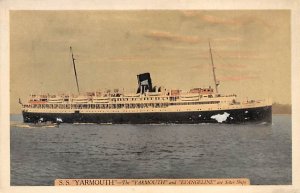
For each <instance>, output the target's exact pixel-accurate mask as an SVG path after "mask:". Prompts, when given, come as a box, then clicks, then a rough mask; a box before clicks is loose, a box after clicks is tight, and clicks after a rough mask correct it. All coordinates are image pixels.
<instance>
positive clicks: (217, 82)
mask: <svg viewBox="0 0 300 193" xmlns="http://www.w3.org/2000/svg"><path fill="white" fill-rule="evenodd" d="M208 44H209V52H210V59H211V65H212V71H213V75H214V83H215V88H216V93H217V94H218V86H219V85H220V83H219V81H217V78H216V72H215V70H216V67H215V65H214V60H213V56H212V52H211V47H210V41H208Z"/></svg>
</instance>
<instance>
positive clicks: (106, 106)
mask: <svg viewBox="0 0 300 193" xmlns="http://www.w3.org/2000/svg"><path fill="white" fill-rule="evenodd" d="M219 103H220V101H206V102H176V103H129V104H28V105H24V107H25V108H39V109H121V108H165V107H168V106H177V105H204V104H219Z"/></svg>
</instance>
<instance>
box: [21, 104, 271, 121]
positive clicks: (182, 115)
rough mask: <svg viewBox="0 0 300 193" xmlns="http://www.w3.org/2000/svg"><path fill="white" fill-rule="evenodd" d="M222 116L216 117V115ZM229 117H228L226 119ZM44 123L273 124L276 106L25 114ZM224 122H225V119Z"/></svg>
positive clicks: (31, 119)
mask: <svg viewBox="0 0 300 193" xmlns="http://www.w3.org/2000/svg"><path fill="white" fill-rule="evenodd" d="M216 115H217V117H220V115H221V117H222V116H223V118H221V120H220V119H219V118H212V117H214V116H216ZM224 115H225V118H224ZM41 118H42V119H43V121H52V122H57V119H61V120H62V122H64V123H99V124H110V123H112V124H160V123H175V124H197V123H228V124H231V123H246V122H267V123H271V122H272V106H265V107H257V108H245V109H233V110H219V111H194V112H159V113H107V114H102V113H101V114H100V113H99V114H97V113H32V112H24V111H23V119H24V122H26V123H34V122H38V121H39V120H40V119H41ZM222 119H223V120H222Z"/></svg>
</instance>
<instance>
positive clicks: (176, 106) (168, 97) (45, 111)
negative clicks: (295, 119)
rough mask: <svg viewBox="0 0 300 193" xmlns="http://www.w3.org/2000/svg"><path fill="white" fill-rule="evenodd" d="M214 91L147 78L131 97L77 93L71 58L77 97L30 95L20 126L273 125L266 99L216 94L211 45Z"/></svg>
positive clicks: (140, 79) (142, 77)
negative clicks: (169, 86)
mask: <svg viewBox="0 0 300 193" xmlns="http://www.w3.org/2000/svg"><path fill="white" fill-rule="evenodd" d="M209 50H210V57H211V64H212V73H213V77H214V84H215V85H214V89H213V88H212V87H211V86H209V87H207V88H192V89H190V90H189V91H182V90H179V89H166V88H163V87H157V86H153V85H152V79H151V75H150V73H148V72H147V73H142V74H138V75H137V82H138V87H137V89H136V92H133V93H130V92H126V91H123V90H122V91H120V90H118V89H115V90H113V91H111V90H98V91H95V92H85V93H80V92H79V85H78V79H77V72H76V66H75V58H74V56H73V52H72V48H71V47H70V52H71V56H72V63H73V67H74V73H75V77H76V84H77V89H78V93H77V94H39V95H36V94H31V95H30V97H29V100H28V101H27V102H26V103H24V104H23V103H22V102H21V100H20V99H19V103H20V104H21V105H22V114H23V120H24V122H26V123H27V122H31V123H37V122H47V121H48V122H49V121H51V122H53V123H99V124H163V123H167V124H169V123H174V124H183V123H184V124H197V123H246V122H266V123H270V122H271V121H272V103H271V101H270V100H269V99H264V100H244V101H238V100H237V96H236V95H235V94H230V95H225V94H220V93H219V92H218V86H219V81H217V79H216V74H215V66H214V62H213V56H212V51H211V48H210V45H209Z"/></svg>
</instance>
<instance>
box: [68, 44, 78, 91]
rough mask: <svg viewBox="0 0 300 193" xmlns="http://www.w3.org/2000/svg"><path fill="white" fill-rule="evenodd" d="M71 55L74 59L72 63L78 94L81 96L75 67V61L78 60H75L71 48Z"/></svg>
mask: <svg viewBox="0 0 300 193" xmlns="http://www.w3.org/2000/svg"><path fill="white" fill-rule="evenodd" d="M70 54H71V57H72V63H73V68H74V73H75V79H76V85H77V91H78V94H79V84H78V78H77V72H76V66H75V60H76V59H75V58H74V55H73V51H72V47H71V46H70Z"/></svg>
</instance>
